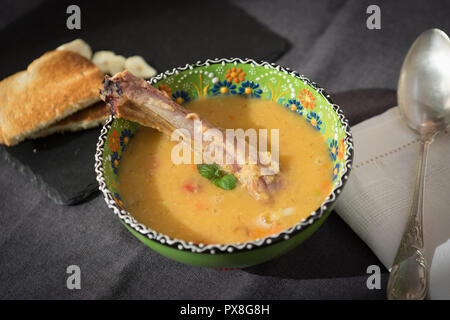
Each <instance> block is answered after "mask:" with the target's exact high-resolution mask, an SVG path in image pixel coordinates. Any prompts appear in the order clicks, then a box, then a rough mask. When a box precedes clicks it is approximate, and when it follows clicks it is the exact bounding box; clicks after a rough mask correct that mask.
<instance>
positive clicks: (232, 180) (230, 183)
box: [211, 174, 236, 190]
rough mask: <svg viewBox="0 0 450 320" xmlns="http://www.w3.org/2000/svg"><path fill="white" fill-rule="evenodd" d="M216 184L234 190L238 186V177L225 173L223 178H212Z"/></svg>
mask: <svg viewBox="0 0 450 320" xmlns="http://www.w3.org/2000/svg"><path fill="white" fill-rule="evenodd" d="M211 181H213V182H214V184H215V185H216V186H218V187H219V188H222V189H224V190H233V189H234V188H236V177H235V176H234V175H232V174H227V175H224V176H223V177H222V178H219V179H213V180H211Z"/></svg>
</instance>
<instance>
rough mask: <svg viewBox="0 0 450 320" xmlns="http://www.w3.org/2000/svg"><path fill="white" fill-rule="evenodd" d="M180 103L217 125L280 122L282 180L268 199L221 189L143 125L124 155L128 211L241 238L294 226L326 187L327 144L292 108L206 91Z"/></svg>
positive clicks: (172, 226)
mask: <svg viewBox="0 0 450 320" xmlns="http://www.w3.org/2000/svg"><path fill="white" fill-rule="evenodd" d="M184 106H185V107H186V108H188V109H189V110H192V112H195V113H198V114H199V115H200V116H201V117H203V118H205V119H207V120H208V121H209V122H211V123H212V124H213V125H215V126H217V127H221V128H242V129H244V130H246V129H249V128H253V129H262V128H266V129H268V130H271V129H279V155H280V156H279V163H280V170H281V171H282V172H283V181H282V186H281V187H280V189H279V190H277V191H276V193H275V194H274V196H273V198H272V201H269V202H267V201H258V200H255V199H253V198H252V197H251V196H250V195H249V193H248V192H247V190H245V188H242V187H240V186H239V185H238V186H237V187H236V188H235V189H233V190H223V189H220V188H218V187H217V186H216V185H214V184H213V183H211V182H210V181H209V180H207V179H206V178H204V177H202V176H201V175H200V174H199V172H198V169H197V167H196V165H194V164H190V165H189V164H174V163H173V162H172V160H171V152H172V148H173V147H174V146H175V144H176V142H173V141H170V138H169V137H167V136H166V135H163V134H162V133H160V132H158V131H156V130H154V129H151V128H146V127H140V129H139V130H138V131H137V133H136V134H135V136H134V138H133V139H132V140H131V142H130V143H129V145H128V146H127V150H126V152H124V154H123V156H122V159H121V164H120V169H119V173H118V190H119V193H120V196H121V199H122V201H123V202H124V205H125V207H126V209H127V211H128V212H130V214H132V215H133V216H134V217H135V218H136V219H137V220H138V221H140V222H141V223H143V224H145V225H146V226H148V227H150V228H152V229H154V230H156V231H158V232H160V233H163V234H166V235H168V236H170V237H172V238H178V239H182V240H185V241H192V242H193V243H203V244H228V243H236V242H246V241H250V240H255V239H258V238H263V237H266V236H268V235H270V234H274V233H278V232H280V231H282V230H284V229H287V228H289V227H292V226H293V225H295V224H296V223H298V222H299V221H300V220H301V219H303V218H306V217H307V216H309V215H310V214H311V212H313V211H314V210H316V209H317V208H318V207H319V205H320V204H321V203H322V202H323V201H324V200H325V198H326V197H327V196H328V195H329V194H330V192H331V189H332V168H333V166H332V159H331V157H330V153H329V150H328V146H327V144H326V143H325V140H324V138H323V137H322V135H321V134H320V133H319V131H318V130H316V129H315V128H314V127H313V126H312V125H311V124H310V123H308V122H307V121H306V120H305V119H304V118H302V117H299V115H297V114H296V113H295V112H292V111H290V110H289V109H288V108H284V107H282V106H280V105H279V104H277V103H275V102H271V101H267V100H262V99H246V98H242V97H221V98H208V99H206V98H204V99H199V100H195V101H192V102H189V103H187V104H186V105H184ZM268 136H269V137H270V134H268ZM268 150H270V147H269V148H268Z"/></svg>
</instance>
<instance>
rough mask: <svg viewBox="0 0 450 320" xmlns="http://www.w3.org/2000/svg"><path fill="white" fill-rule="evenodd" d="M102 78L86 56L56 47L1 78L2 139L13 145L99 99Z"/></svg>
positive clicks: (0, 117)
mask: <svg viewBox="0 0 450 320" xmlns="http://www.w3.org/2000/svg"><path fill="white" fill-rule="evenodd" d="M102 79H103V74H102V72H101V71H100V70H99V69H98V68H97V67H96V66H95V65H94V64H93V63H92V62H91V61H89V60H88V59H86V58H84V57H82V56H81V55H79V54H77V53H74V52H70V51H56V50H54V51H50V52H47V53H45V54H44V55H43V56H41V57H40V58H38V59H36V60H35V61H33V62H32V63H31V64H30V65H29V66H28V68H27V70H26V71H21V72H18V73H16V74H14V75H12V76H10V77H8V78H6V79H4V80H3V81H1V82H0V127H1V132H2V139H3V142H4V143H5V144H7V145H14V144H16V143H18V142H20V141H22V140H24V139H25V138H27V137H28V136H30V135H32V134H33V133H35V132H37V131H39V130H41V129H43V128H46V127H48V126H50V125H51V124H53V123H55V122H57V121H59V120H61V119H63V118H65V117H67V116H68V115H70V114H73V113H75V112H76V111H78V110H80V109H83V108H85V107H86V106H89V105H91V104H93V103H95V102H97V101H99V95H98V88H99V86H100V85H101V83H102Z"/></svg>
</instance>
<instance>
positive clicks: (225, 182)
mask: <svg viewBox="0 0 450 320" xmlns="http://www.w3.org/2000/svg"><path fill="white" fill-rule="evenodd" d="M197 169H198V172H199V173H200V175H201V176H202V177H204V178H206V179H208V180H209V181H211V182H212V183H214V184H215V185H216V186H218V187H219V188H222V189H224V190H233V189H234V188H236V177H235V176H234V175H232V174H226V173H225V172H224V171H222V170H221V169H220V168H219V166H218V165H216V164H198V165H197Z"/></svg>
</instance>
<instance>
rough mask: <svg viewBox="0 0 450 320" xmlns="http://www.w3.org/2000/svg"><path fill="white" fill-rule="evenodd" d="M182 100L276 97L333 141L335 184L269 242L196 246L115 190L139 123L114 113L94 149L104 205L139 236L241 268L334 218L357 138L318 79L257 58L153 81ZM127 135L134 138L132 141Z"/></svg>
mask: <svg viewBox="0 0 450 320" xmlns="http://www.w3.org/2000/svg"><path fill="white" fill-rule="evenodd" d="M150 83H151V84H152V85H153V86H154V87H156V88H159V89H161V90H166V91H167V92H168V93H169V94H170V95H171V97H172V98H173V100H175V101H177V102H178V103H180V104H182V103H184V102H186V101H190V100H195V99H197V98H199V97H211V96H215V95H224V94H226V95H242V96H246V97H248V98H252V99H267V100H271V101H274V102H276V103H278V104H279V105H280V110H281V108H286V107H287V108H289V109H290V110H292V112H295V113H297V114H298V116H299V121H308V122H309V123H310V124H311V125H313V126H314V127H315V128H316V129H317V130H318V131H319V132H320V133H321V134H322V135H324V138H325V140H326V143H327V144H328V145H329V149H330V156H331V158H332V160H333V162H334V169H333V182H334V188H333V190H332V192H331V194H330V195H329V196H328V198H327V199H326V200H325V201H324V202H323V203H322V204H321V205H320V207H319V208H317V210H316V211H314V212H311V214H310V215H309V217H307V218H305V219H303V220H301V221H299V222H298V223H297V224H296V225H295V226H293V227H291V228H289V229H286V230H284V231H282V232H280V233H278V234H274V235H271V236H268V237H265V238H263V239H257V240H255V241H249V242H245V243H233V244H227V245H206V244H194V243H192V242H186V241H183V240H181V239H174V238H170V237H168V236H167V235H164V234H161V233H158V232H157V231H155V230H153V229H151V226H144V225H143V224H141V223H139V221H137V220H136V219H134V218H133V217H132V215H131V214H130V213H128V212H127V211H126V208H125V207H124V204H123V202H122V200H121V199H120V195H119V193H118V191H117V172H118V170H119V167H120V159H121V157H122V152H126V148H125V147H126V145H127V143H129V141H130V140H131V139H132V138H133V136H134V134H135V133H136V131H137V130H139V125H138V124H136V123H134V122H131V121H126V120H122V119H114V118H113V117H110V119H109V120H108V121H107V123H106V124H105V125H104V127H103V129H102V131H101V134H100V137H99V141H98V144H97V152H96V154H95V171H96V173H97V181H98V182H99V185H100V187H99V188H100V190H101V191H102V192H103V194H104V197H105V201H106V204H107V205H108V207H109V208H111V209H112V210H113V211H114V213H115V214H116V215H117V216H118V217H119V219H120V220H121V221H122V223H123V224H124V225H125V226H126V228H127V229H128V230H130V232H131V233H132V234H133V235H135V236H136V237H137V238H138V239H139V240H141V241H142V242H143V243H145V244H146V245H148V246H149V247H150V248H152V249H153V250H155V251H157V252H159V253H160V254H162V255H164V256H166V257H168V258H171V259H174V260H176V261H179V262H183V263H187V264H191V265H195V266H202V267H215V268H218V267H221V268H223V267H227V268H241V267H246V266H251V265H255V264H258V263H262V262H264V261H267V260H270V259H273V258H275V257H277V256H280V255H282V254H284V253H286V252H288V251H289V250H291V249H292V248H294V247H296V246H297V245H299V244H300V243H301V242H302V241H304V240H305V239H306V238H307V237H309V236H310V235H311V234H312V233H313V232H314V231H315V230H317V228H318V227H319V226H320V225H321V224H322V223H323V222H324V220H325V219H326V218H327V217H328V215H329V214H330V212H331V211H332V208H333V206H334V203H335V201H336V198H337V197H338V195H339V194H340V193H341V191H342V188H343V187H344V184H345V182H346V180H347V179H348V175H349V173H350V169H351V163H352V158H353V143H352V137H351V133H350V127H349V124H348V121H347V120H346V119H345V117H344V115H343V113H342V110H341V109H340V108H339V107H338V106H337V105H335V104H333V103H332V101H331V99H330V96H329V95H328V94H327V93H325V91H324V90H323V89H321V88H319V87H318V86H317V85H316V84H315V83H314V82H311V81H309V80H308V79H307V78H305V77H304V76H302V75H300V74H298V73H297V72H295V71H291V70H289V69H287V68H283V67H280V66H278V65H275V64H273V63H268V62H256V61H254V60H251V59H239V58H231V59H208V60H206V61H204V62H197V63H195V64H192V65H186V66H184V67H180V68H175V69H173V70H171V71H167V72H165V73H161V74H159V75H157V76H156V77H154V78H152V79H151V80H150ZM301 118H303V119H301ZM126 138H128V139H126Z"/></svg>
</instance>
